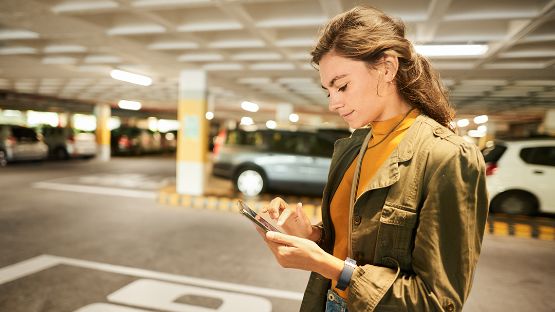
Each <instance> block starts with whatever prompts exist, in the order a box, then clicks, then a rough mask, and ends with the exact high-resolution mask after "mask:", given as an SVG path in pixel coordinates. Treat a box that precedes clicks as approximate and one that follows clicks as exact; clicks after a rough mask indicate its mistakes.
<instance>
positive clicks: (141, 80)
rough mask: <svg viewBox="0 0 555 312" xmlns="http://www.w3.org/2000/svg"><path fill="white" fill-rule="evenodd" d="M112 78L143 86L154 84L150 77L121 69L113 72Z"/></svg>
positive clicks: (111, 73)
mask: <svg viewBox="0 0 555 312" xmlns="http://www.w3.org/2000/svg"><path fill="white" fill-rule="evenodd" d="M110 76H112V78H114V79H117V80H121V81H125V82H129V83H134V84H138V85H141V86H150V85H151V84H152V78H150V77H148V76H143V75H139V74H134V73H130V72H126V71H123V70H119V69H114V70H112V71H111V72H110Z"/></svg>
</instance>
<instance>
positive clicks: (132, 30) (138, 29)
mask: <svg viewBox="0 0 555 312" xmlns="http://www.w3.org/2000/svg"><path fill="white" fill-rule="evenodd" d="M165 32H166V28H165V27H164V26H161V25H157V24H145V25H122V26H116V27H113V28H110V29H109V30H108V31H107V32H106V34H108V35H110V36H123V35H142V34H160V33H165Z"/></svg>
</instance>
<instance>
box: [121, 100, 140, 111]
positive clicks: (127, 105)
mask: <svg viewBox="0 0 555 312" xmlns="http://www.w3.org/2000/svg"><path fill="white" fill-rule="evenodd" d="M118 106H119V108H121V109H129V110H139V109H141V102H137V101H128V100H120V101H119V102H118Z"/></svg>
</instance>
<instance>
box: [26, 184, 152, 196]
mask: <svg viewBox="0 0 555 312" xmlns="http://www.w3.org/2000/svg"><path fill="white" fill-rule="evenodd" d="M33 187H34V188H40V189H47V190H56V191H66V192H77V193H89V194H100V195H111V196H123V197H134V198H147V199H156V196H157V192H149V191H136V190H130V189H122V188H113V187H102V186H91V185H72V184H62V183H52V182H36V183H33Z"/></svg>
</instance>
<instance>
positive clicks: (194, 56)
mask: <svg viewBox="0 0 555 312" xmlns="http://www.w3.org/2000/svg"><path fill="white" fill-rule="evenodd" d="M223 59H224V57H223V55H221V54H219V53H189V54H183V55H181V56H179V57H178V58H177V60H178V61H180V62H217V61H222V60H223Z"/></svg>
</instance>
